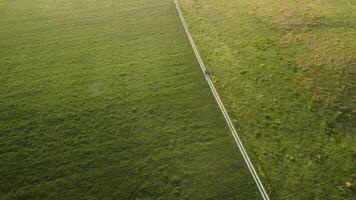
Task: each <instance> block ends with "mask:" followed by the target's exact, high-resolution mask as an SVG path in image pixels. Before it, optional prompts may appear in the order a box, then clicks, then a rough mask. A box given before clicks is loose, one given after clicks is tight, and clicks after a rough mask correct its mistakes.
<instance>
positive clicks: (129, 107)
mask: <svg viewBox="0 0 356 200" xmlns="http://www.w3.org/2000/svg"><path fill="white" fill-rule="evenodd" d="M0 85H1V87H0V112H1V115H0V180H1V181H0V199H2V200H8V199H16V200H20V199H24V200H29V199H66V200H67V199H75V200H78V199H257V198H259V193H258V190H257V188H256V186H255V184H254V182H253V180H252V178H251V176H250V174H249V172H248V170H247V168H246V167H245V164H244V162H243V160H242V158H241V156H240V154H239V152H238V149H237V147H236V145H235V144H234V141H233V139H232V136H231V135H230V133H229V130H228V128H227V126H226V124H225V121H224V119H223V117H222V114H221V113H220V111H219V109H218V107H217V105H216V103H215V101H214V99H213V97H212V95H211V93H210V91H209V89H208V85H207V83H206V81H205V80H204V78H203V75H202V74H201V71H200V69H199V67H198V65H197V63H196V61H195V58H194V56H193V53H192V50H191V47H190V46H189V43H188V41H187V39H186V35H185V33H184V31H183V28H182V26H181V24H180V21H179V18H178V15H177V13H176V11H175V7H174V4H173V2H172V1H162V0H130V1H114V0H106V1H98V0H67V1H48V0H46V1H45V0H33V1H32V0H31V1H28V0H11V1H9V0H0Z"/></svg>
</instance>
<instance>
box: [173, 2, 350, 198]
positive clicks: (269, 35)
mask: <svg viewBox="0 0 356 200" xmlns="http://www.w3.org/2000/svg"><path fill="white" fill-rule="evenodd" d="M180 2H181V4H182V7H183V13H184V15H185V17H186V18H187V22H188V25H189V27H190V29H191V32H192V35H193V37H194V39H195V40H196V42H197V46H198V48H199V50H200V51H201V53H202V57H203V60H205V62H206V65H207V67H208V69H209V70H210V72H211V74H212V76H213V79H214V81H215V83H216V85H217V87H218V91H219V92H220V93H221V95H222V99H223V101H224V102H225V104H226V106H227V108H228V110H229V111H230V113H231V114H232V117H233V120H234V123H235V125H236V126H237V128H238V132H239V133H240V135H241V138H242V140H243V142H244V144H245V145H246V147H247V150H248V152H250V154H251V157H252V159H253V161H254V163H256V165H257V168H258V171H259V173H260V175H261V176H262V179H263V183H264V184H265V186H266V187H267V190H268V192H269V194H270V195H271V198H272V199H355V198H356V196H355V195H356V194H355V193H356V192H355V191H356V188H355V185H356V169H355V165H356V160H355V158H356V146H355V141H356V137H355V134H356V130H355V121H356V118H355V110H356V95H355V91H356V88H355V86H356V81H355V80H356V78H355V77H356V69H355V67H356V35H355V33H356V7H355V6H356V4H355V2H354V1H352V0H343V1H338V0H325V1H324V0H317V1H315V0H299V1H295V0H224V1H215V0H195V1H190V0H181V1H180Z"/></svg>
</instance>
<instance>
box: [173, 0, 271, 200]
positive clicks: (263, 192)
mask: <svg viewBox="0 0 356 200" xmlns="http://www.w3.org/2000/svg"><path fill="white" fill-rule="evenodd" d="M173 1H174V4H175V7H176V10H177V12H178V15H179V18H180V21H181V23H182V25H183V27H184V31H185V33H186V34H187V37H188V39H189V42H190V45H191V46H192V49H193V51H194V54H195V57H196V59H197V60H198V62H199V66H200V68H201V70H202V72H203V74H204V76H205V79H206V81H207V82H208V84H209V87H210V90H211V92H212V93H213V95H214V98H215V100H216V102H217V103H218V105H219V108H220V110H221V112H222V114H223V115H224V118H225V120H226V123H227V124H228V126H229V129H230V131H231V134H232V136H233V137H234V140H235V142H236V144H237V146H238V148H239V150H240V152H241V154H242V156H243V158H244V160H245V163H246V165H247V167H248V169H249V171H250V173H251V175H252V177H253V179H254V180H255V183H256V185H257V187H258V189H259V191H260V193H261V196H262V198H263V199H264V200H269V197H268V194H267V192H266V190H265V188H264V186H263V184H262V182H261V180H260V178H259V176H258V174H257V172H256V170H255V168H254V166H253V164H252V162H251V160H250V158H249V156H248V154H247V152H246V150H245V148H244V146H243V144H242V142H241V140H240V138H239V136H238V134H237V132H236V129H235V127H234V125H233V123H232V122H231V119H230V116H229V114H228V113H227V111H226V109H225V106H224V104H223V103H222V101H221V99H220V96H219V95H218V93H217V91H216V89H215V86H214V85H213V82H212V81H211V78H210V76H209V73H208V70H207V69H206V67H205V65H204V62H203V60H202V58H201V57H200V54H199V51H198V49H197V47H196V45H195V43H194V40H193V37H192V35H191V33H190V32H189V29H188V26H187V24H186V22H185V20H184V16H183V14H182V11H181V9H180V6H179V3H178V1H177V0H173Z"/></svg>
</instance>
